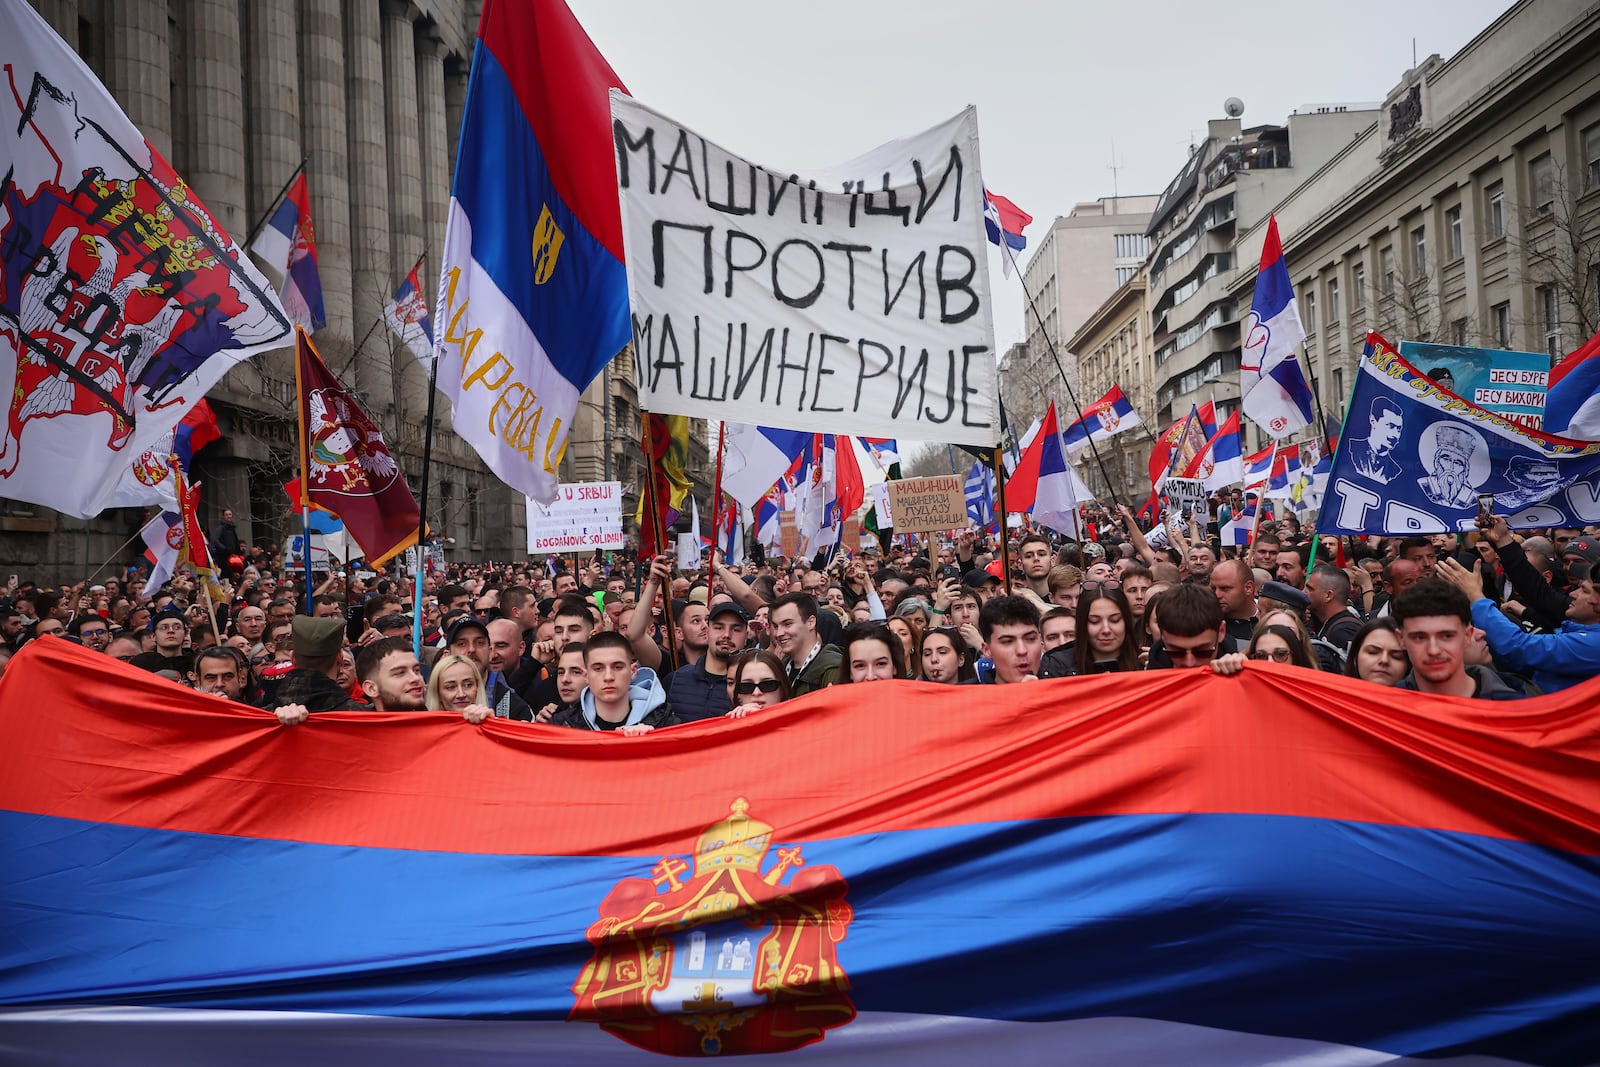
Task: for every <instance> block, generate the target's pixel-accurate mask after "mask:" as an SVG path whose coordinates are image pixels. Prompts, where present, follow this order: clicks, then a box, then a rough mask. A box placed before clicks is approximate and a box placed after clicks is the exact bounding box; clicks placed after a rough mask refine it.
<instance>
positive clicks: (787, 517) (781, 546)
mask: <svg viewBox="0 0 1600 1067" xmlns="http://www.w3.org/2000/svg"><path fill="white" fill-rule="evenodd" d="M778 552H779V553H780V554H781V555H782V556H783V557H784V558H785V559H794V558H795V557H796V556H798V555H799V554H800V527H799V526H798V525H797V524H796V523H795V520H794V512H792V511H785V512H782V513H781V514H779V515H778Z"/></svg>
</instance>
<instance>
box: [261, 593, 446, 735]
mask: <svg viewBox="0 0 1600 1067" xmlns="http://www.w3.org/2000/svg"><path fill="white" fill-rule="evenodd" d="M302 617H303V616H302ZM319 621H324V622H326V621H329V620H319ZM333 660H334V663H335V665H337V663H338V661H339V657H338V656H337V655H335V656H334V657H333ZM356 677H357V678H358V679H360V681H361V691H362V692H363V693H365V694H366V696H367V699H368V700H370V701H372V707H371V708H368V707H367V705H365V704H355V705H353V708H354V709H357V710H361V711H422V710H424V709H426V708H427V706H428V702H427V693H428V685H427V683H426V682H424V681H423V680H422V663H421V661H420V660H418V659H417V654H416V653H415V652H413V651H411V642H410V641H409V640H407V639H405V638H398V637H385V638H384V639H383V640H381V641H374V642H372V644H370V645H367V646H366V647H365V648H363V649H362V650H361V654H360V655H359V656H357V657H356ZM275 710H276V713H277V716H278V721H279V722H281V723H282V724H283V725H285V726H295V725H297V724H299V723H302V722H305V721H306V708H305V706H304V705H302V704H290V705H287V706H285V707H280V708H277V709H275Z"/></svg>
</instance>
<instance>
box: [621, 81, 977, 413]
mask: <svg viewBox="0 0 1600 1067" xmlns="http://www.w3.org/2000/svg"><path fill="white" fill-rule="evenodd" d="M611 115H612V125H613V133H614V137H615V142H616V144H615V147H616V164H617V184H618V187H619V190H620V196H621V201H622V228H623V238H624V241H625V243H626V247H627V264H628V289H629V294H630V300H631V306H632V312H633V340H634V350H635V357H636V358H637V360H638V363H639V390H640V397H641V400H640V402H641V403H642V404H644V405H645V406H646V407H647V408H648V409H649V410H651V411H661V412H668V413H673V414H680V415H690V416H696V417H702V418H708V419H725V420H729V421H734V422H744V423H751V424H758V425H762V426H776V427H784V428H790V429H804V430H812V431H821V432H829V433H850V434H867V435H869V436H886V437H900V436H904V437H920V438H926V439H929V440H937V441H948V442H952V443H954V444H961V445H992V444H994V443H995V440H996V439H997V437H998V435H999V428H998V427H999V421H998V418H997V416H996V410H995V396H996V393H997V390H996V376H997V371H996V364H995V356H994V325H993V318H992V309H991V307H990V301H989V276H988V259H987V253H986V247H987V245H986V242H987V237H986V234H985V230H984V223H983V181H982V178H981V176H980V173H979V164H978V119H977V113H976V111H975V110H974V109H972V108H968V109H967V110H966V111H964V112H962V113H961V114H959V115H957V116H955V117H954V118H952V119H950V120H949V121H947V122H944V123H942V124H940V125H939V126H936V127H934V128H933V129H931V130H928V131H926V132H924V133H921V134H918V135H916V136H913V137H909V138H906V139H903V140H899V141H894V142H891V143H889V144H887V145H884V146H883V147H882V148H879V149H877V150H876V151H874V152H871V153H869V154H868V155H866V156H863V157H861V158H860V159H857V160H854V161H853V162H851V163H848V164H845V165H843V166H841V167H838V168H835V169H833V170H830V171H828V172H824V173H815V172H813V173H807V174H803V175H802V174H798V173H795V172H792V171H787V170H772V169H768V168H766V167H762V166H759V165H758V164H755V163H752V162H750V161H749V160H746V159H742V158H740V157H738V156H736V155H734V154H732V153H731V152H728V151H727V150H726V149H723V148H721V147H720V146H718V145H715V144H712V143H711V142H710V141H708V140H706V139H705V138H704V137H701V136H700V135H699V134H697V133H695V132H694V131H692V130H690V129H688V128H686V127H684V126H682V125H680V124H678V123H677V122H674V121H673V120H672V119H669V118H667V117H666V116H664V115H662V114H660V113H659V112H656V111H653V110H651V109H650V108H648V107H645V106H643V105H642V104H639V103H638V102H637V101H635V100H633V99H631V98H630V97H627V96H625V95H623V94H621V93H616V92H614V93H612V94H611Z"/></svg>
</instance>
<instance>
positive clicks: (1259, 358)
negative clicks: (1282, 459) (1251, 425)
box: [1239, 215, 1312, 439]
mask: <svg viewBox="0 0 1600 1067" xmlns="http://www.w3.org/2000/svg"><path fill="white" fill-rule="evenodd" d="M1305 339H1306V331H1305V327H1304V326H1302V325H1301V324H1300V309H1299V307H1298V306H1297V305H1296V304H1295V302H1294V287H1293V286H1292V285H1291V284H1290V283H1289V267H1288V264H1287V263H1285V262H1284V259H1283V243H1282V242H1281V241H1280V240H1279V239H1278V219H1277V216H1276V215H1274V216H1271V217H1270V218H1268V220H1267V235H1266V240H1265V242H1264V243H1263V244H1262V246H1261V269H1260V270H1259V271H1258V273H1257V274H1256V288H1255V293H1254V295H1253V296H1252V297H1251V298H1250V320H1249V323H1248V324H1247V325H1246V327H1245V336H1244V352H1243V354H1242V355H1241V356H1240V358H1239V397H1240V403H1241V404H1242V405H1243V407H1244V413H1245V414H1246V415H1248V416H1250V418H1251V420H1252V421H1254V422H1255V424H1256V425H1258V426H1260V427H1261V428H1262V429H1263V430H1265V431H1267V433H1268V434H1269V435H1270V436H1272V437H1273V438H1275V439H1277V438H1282V437H1283V436H1284V435H1286V434H1291V433H1294V432H1295V431H1296V430H1299V429H1301V428H1303V427H1306V426H1310V425H1311V405H1312V396H1311V386H1310V385H1308V384H1306V375H1305V371H1304V370H1303V369H1302V368H1301V366H1300V356H1299V349H1300V345H1301V344H1302V343H1304V341H1305Z"/></svg>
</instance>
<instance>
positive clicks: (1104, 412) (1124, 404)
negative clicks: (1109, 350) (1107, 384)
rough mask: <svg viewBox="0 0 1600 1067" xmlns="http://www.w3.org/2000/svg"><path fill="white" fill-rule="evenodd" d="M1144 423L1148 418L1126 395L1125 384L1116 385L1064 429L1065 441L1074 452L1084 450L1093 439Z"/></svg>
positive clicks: (1063, 442) (1062, 432) (1064, 443)
mask: <svg viewBox="0 0 1600 1067" xmlns="http://www.w3.org/2000/svg"><path fill="white" fill-rule="evenodd" d="M1143 425H1144V420H1142V419H1140V418H1139V413H1138V412H1137V411H1135V410H1134V407H1133V404H1131V403H1130V402H1129V401H1128V398H1127V397H1126V396H1124V395H1123V393H1122V386H1120V385H1112V387H1111V388H1110V389H1108V390H1107V391H1106V395H1105V396H1103V397H1101V398H1100V399H1099V400H1096V401H1095V402H1094V403H1093V404H1090V405H1089V406H1088V407H1086V408H1084V409H1083V417H1082V418H1080V419H1075V420H1074V421H1073V422H1071V423H1069V424H1068V425H1067V426H1066V427H1065V428H1064V429H1063V430H1062V431H1061V443H1062V445H1064V446H1065V447H1066V450H1067V453H1068V454H1069V455H1070V454H1072V453H1074V452H1081V451H1082V450H1083V449H1085V448H1088V447H1089V445H1090V444H1091V443H1093V442H1097V441H1104V440H1106V439H1107V438H1109V437H1112V436H1113V435H1115V434H1119V433H1121V432H1122V431H1123V430H1131V429H1133V428H1134V427H1135V426H1143Z"/></svg>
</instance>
